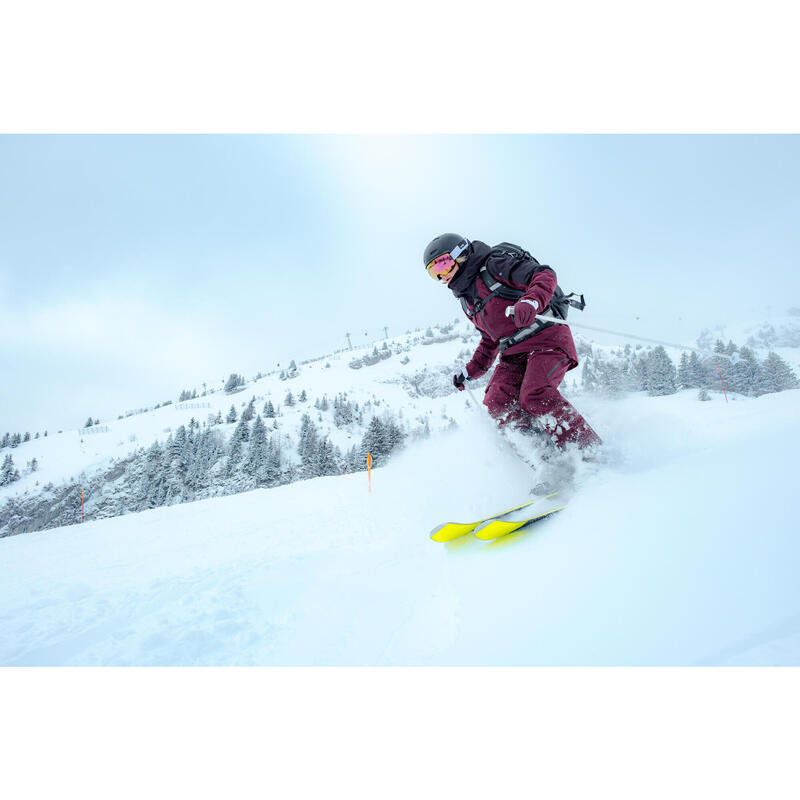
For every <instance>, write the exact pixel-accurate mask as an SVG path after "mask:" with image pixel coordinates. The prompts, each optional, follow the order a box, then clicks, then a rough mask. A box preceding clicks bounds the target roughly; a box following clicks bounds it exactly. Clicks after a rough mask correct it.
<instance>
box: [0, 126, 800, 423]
mask: <svg viewBox="0 0 800 800" xmlns="http://www.w3.org/2000/svg"><path fill="white" fill-rule="evenodd" d="M799 186H800V138H798V137H797V136H731V135H722V136H712V135H706V136H675V135H672V136H591V135H585V136H544V135H531V136H523V135H516V136H398V137H390V136H363V137H358V136H321V135H320V136H277V135H268V136H2V137H0V375H2V377H1V378H0V380H1V381H2V392H0V435H1V434H2V433H3V432H5V431H7V430H8V431H12V432H16V431H20V432H24V431H26V430H29V431H31V432H32V433H33V432H35V431H43V430H45V429H48V430H51V431H54V430H58V429H60V428H70V427H76V426H80V425H82V424H83V423H84V422H85V420H86V418H87V417H88V416H90V415H91V416H94V417H100V418H112V419H115V418H116V417H117V415H118V414H121V413H124V412H125V411H126V410H129V409H133V408H137V407H141V406H149V405H154V404H155V403H157V402H161V401H164V400H166V399H169V398H173V399H174V398H175V397H176V396H177V394H178V393H179V392H180V390H181V389H183V388H188V389H192V388H197V389H198V390H202V383H203V382H206V383H208V384H209V386H217V385H219V384H220V382H221V380H222V379H223V378H225V377H227V375H229V374H230V373H231V372H239V373H243V374H244V375H245V376H247V377H252V376H253V375H254V374H255V373H256V372H258V371H259V370H260V371H267V370H270V369H273V368H274V367H275V366H276V364H277V363H278V362H281V363H286V362H288V361H289V360H290V359H293V358H294V359H296V360H300V359H303V358H307V357H312V356H314V355H319V354H323V353H325V352H329V351H331V350H333V349H336V348H340V347H343V346H345V345H346V338H345V334H346V333H348V332H349V333H350V334H351V338H352V340H353V343H354V344H360V343H364V342H372V341H373V340H376V339H379V338H382V337H383V327H384V326H388V329H389V334H390V335H396V334H399V333H403V332H405V331H406V330H408V329H413V328H416V327H421V326H427V325H429V324H431V323H434V322H437V321H447V320H449V319H453V318H455V317H456V316H458V315H460V313H461V312H460V310H459V307H458V305H457V303H456V302H455V301H454V299H453V298H452V296H451V295H450V293H449V291H447V290H446V289H445V288H443V287H442V286H439V285H437V284H435V283H434V282H433V281H432V280H431V279H430V278H429V277H428V276H427V274H426V273H425V271H424V268H423V265H422V261H421V254H422V250H423V248H424V246H425V245H426V244H427V242H428V241H429V240H430V239H431V238H432V237H433V236H435V235H437V234H439V233H442V232H445V231H455V232H458V233H462V234H464V235H466V236H468V237H470V238H474V239H481V240H483V241H486V242H488V243H490V244H494V243H496V242H499V241H502V240H506V241H512V242H516V243H518V244H521V245H523V246H525V247H526V248H527V249H529V250H530V251H531V252H532V253H533V254H534V255H535V256H536V257H537V258H538V259H539V260H540V261H541V262H542V263H549V264H551V265H552V266H553V267H554V268H555V269H556V271H557V273H558V276H559V283H560V284H561V286H562V287H563V288H564V289H565V290H566V291H574V290H577V291H580V292H584V293H585V294H586V296H587V301H588V308H587V310H586V311H585V312H584V313H583V315H582V316H577V312H573V313H575V314H576V321H577V320H579V319H582V320H583V321H585V322H586V323H587V324H592V325H597V326H605V327H609V328H613V329H617V330H627V331H630V332H631V333H638V334H641V335H646V336H652V337H655V338H659V339H666V340H670V341H679V342H680V341H682V342H692V341H693V340H694V338H695V337H696V335H697V334H698V333H699V331H700V330H701V329H702V328H703V327H705V326H707V325H714V324H718V323H725V322H730V323H740V322H741V321H743V320H744V321H748V320H753V321H755V320H756V319H760V318H764V317H766V315H767V314H768V313H769V309H773V310H776V311H777V310H782V309H783V308H785V307H786V306H789V305H798V304H800V277H799V276H798V273H799V272H800V270H798V266H800V265H799V264H798V252H800V241H799V239H800V234H799V233H798V230H799V229H800V225H798V220H800V189H798V187H799Z"/></svg>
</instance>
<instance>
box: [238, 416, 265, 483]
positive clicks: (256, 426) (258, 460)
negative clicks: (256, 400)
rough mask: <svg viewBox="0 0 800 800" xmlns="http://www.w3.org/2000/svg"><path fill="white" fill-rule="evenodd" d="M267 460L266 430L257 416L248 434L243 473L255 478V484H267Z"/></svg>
mask: <svg viewBox="0 0 800 800" xmlns="http://www.w3.org/2000/svg"><path fill="white" fill-rule="evenodd" d="M268 458H269V452H268V440H267V429H266V427H265V426H264V422H263V421H262V419H261V416H260V415H259V416H257V417H256V421H255V422H254V423H253V430H252V431H251V433H250V443H249V447H248V450H247V458H246V459H245V463H244V471H245V473H246V474H247V475H250V476H252V477H253V478H255V479H256V482H257V483H258V484H259V485H262V486H263V485H265V484H266V483H267V482H268V475H267V473H268Z"/></svg>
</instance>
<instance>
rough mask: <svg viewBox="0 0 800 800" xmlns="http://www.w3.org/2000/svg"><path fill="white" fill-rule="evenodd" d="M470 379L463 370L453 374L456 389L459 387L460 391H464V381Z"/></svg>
mask: <svg viewBox="0 0 800 800" xmlns="http://www.w3.org/2000/svg"><path fill="white" fill-rule="evenodd" d="M468 380H469V378H468V377H467V376H466V375H465V374H464V373H463V372H458V373H456V374H455V375H453V386H455V387H456V389H458V391H459V392H463V391H464V381H468Z"/></svg>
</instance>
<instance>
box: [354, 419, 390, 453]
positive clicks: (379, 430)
mask: <svg viewBox="0 0 800 800" xmlns="http://www.w3.org/2000/svg"><path fill="white" fill-rule="evenodd" d="M390 452H391V446H390V443H389V437H388V434H387V431H386V426H385V425H384V424H383V422H382V421H381V420H380V419H379V418H378V417H373V418H372V419H371V420H370V423H369V425H368V426H367V430H366V431H365V432H364V436H363V438H362V439H361V454H362V458H366V455H367V453H370V454H371V455H372V460H373V462H374V463H375V464H380V463H383V462H384V461H385V460H386V458H387V456H388V455H389V453H390Z"/></svg>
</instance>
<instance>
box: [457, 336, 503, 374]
mask: <svg viewBox="0 0 800 800" xmlns="http://www.w3.org/2000/svg"><path fill="white" fill-rule="evenodd" d="M498 347H499V343H498V342H495V341H494V340H493V339H490V338H489V337H488V336H486V335H485V334H483V335H481V341H480V344H479V345H478V347H477V349H476V350H475V353H474V354H473V356H472V358H471V359H470V360H469V361H468V362H467V364H466V367H465V369H466V372H467V377H468V378H480V377H481V376H482V375H485V374H486V372H488V370H489V368H490V367H491V366H492V364H494V359H495V357H496V356H497V348H498Z"/></svg>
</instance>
